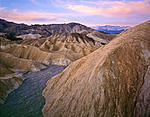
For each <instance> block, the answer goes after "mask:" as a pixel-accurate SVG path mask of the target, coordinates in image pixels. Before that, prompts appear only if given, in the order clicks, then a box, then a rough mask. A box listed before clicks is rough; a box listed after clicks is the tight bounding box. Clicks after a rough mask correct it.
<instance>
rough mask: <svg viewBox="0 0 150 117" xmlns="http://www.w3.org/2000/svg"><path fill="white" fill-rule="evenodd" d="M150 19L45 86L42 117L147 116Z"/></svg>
mask: <svg viewBox="0 0 150 117" xmlns="http://www.w3.org/2000/svg"><path fill="white" fill-rule="evenodd" d="M149 89H150V20H149V21H147V22H145V23H143V24H140V25H138V26H136V27H133V28H131V29H128V30H127V31H125V32H122V33H121V34H120V35H119V36H118V37H117V38H115V39H114V40H112V41H111V42H110V43H109V44H107V45H105V46H103V47H101V48H99V49H98V50H96V51H94V52H93V53H91V54H89V55H88V56H85V57H83V58H81V59H79V60H77V61H75V62H73V63H72V64H70V65H69V66H68V67H67V68H66V69H65V70H64V72H62V73H61V74H59V75H57V76H54V77H53V78H52V79H50V80H49V81H48V82H47V87H46V88H45V90H44V91H43V96H44V97H45V99H46V104H45V106H44V108H43V114H44V117H149V116H150V103H149V102H150V101H149V100H150V90H149Z"/></svg>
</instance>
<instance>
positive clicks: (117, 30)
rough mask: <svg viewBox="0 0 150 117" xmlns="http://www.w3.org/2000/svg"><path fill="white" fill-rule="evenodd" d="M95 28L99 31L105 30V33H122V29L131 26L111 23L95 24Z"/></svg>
mask: <svg viewBox="0 0 150 117" xmlns="http://www.w3.org/2000/svg"><path fill="white" fill-rule="evenodd" d="M92 28H93V29H95V30H97V31H99V32H105V33H110V34H113V33H121V32H122V31H124V30H126V29H128V28H131V27H130V26H111V25H105V26H95V27H92Z"/></svg>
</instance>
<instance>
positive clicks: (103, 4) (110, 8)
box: [67, 0, 150, 17]
mask: <svg viewBox="0 0 150 117" xmlns="http://www.w3.org/2000/svg"><path fill="white" fill-rule="evenodd" d="M81 3H87V4H89V5H90V6H88V5H81V4H79V5H75V4H69V5H68V6H67V8H68V9H71V10H73V11H77V12H80V13H83V14H85V15H103V16H107V17H113V16H115V17H116V16H118V17H130V16H138V15H147V14H150V4H149V2H148V0H145V1H134V2H133V1H129V2H125V1H98V2H93V1H82V2H81ZM91 5H92V7H91ZM94 6H95V7H94Z"/></svg>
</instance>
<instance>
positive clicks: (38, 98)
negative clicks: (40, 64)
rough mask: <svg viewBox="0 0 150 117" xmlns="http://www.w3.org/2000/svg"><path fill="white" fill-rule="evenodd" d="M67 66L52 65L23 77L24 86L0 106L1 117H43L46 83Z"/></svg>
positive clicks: (11, 94)
mask: <svg viewBox="0 0 150 117" xmlns="http://www.w3.org/2000/svg"><path fill="white" fill-rule="evenodd" d="M64 69H65V66H58V65H50V66H48V67H47V68H46V69H43V70H41V71H39V72H28V73H26V74H24V75H23V79H25V80H24V81H23V83H22V85H21V86H20V87H19V88H18V89H16V90H14V91H13V92H11V93H10V94H9V95H8V97H7V101H6V103H5V104H4V105H2V106H0V116H1V117H42V108H43V106H44V102H45V101H44V97H43V96H42V91H43V89H44V88H45V87H46V82H47V81H48V80H49V79H50V78H51V77H53V76H54V75H56V74H58V73H60V72H62V71H63V70H64Z"/></svg>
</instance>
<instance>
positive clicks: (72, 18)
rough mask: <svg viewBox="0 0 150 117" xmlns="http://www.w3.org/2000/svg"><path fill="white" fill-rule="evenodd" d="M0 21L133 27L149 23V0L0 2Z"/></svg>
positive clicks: (14, 0)
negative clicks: (0, 19)
mask: <svg viewBox="0 0 150 117" xmlns="http://www.w3.org/2000/svg"><path fill="white" fill-rule="evenodd" d="M0 18H2V19H5V20H8V21H13V22H16V23H25V24H59V23H69V22H77V23H81V24H84V25H87V26H99V25H121V26H122V25H126V26H135V25H137V24H140V23H142V22H144V21H147V20H150V0H0Z"/></svg>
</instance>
